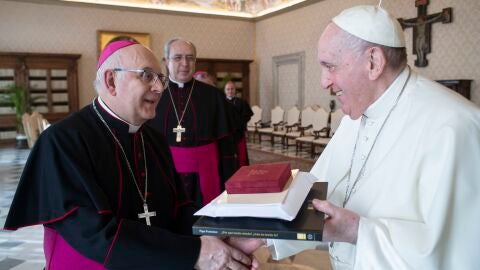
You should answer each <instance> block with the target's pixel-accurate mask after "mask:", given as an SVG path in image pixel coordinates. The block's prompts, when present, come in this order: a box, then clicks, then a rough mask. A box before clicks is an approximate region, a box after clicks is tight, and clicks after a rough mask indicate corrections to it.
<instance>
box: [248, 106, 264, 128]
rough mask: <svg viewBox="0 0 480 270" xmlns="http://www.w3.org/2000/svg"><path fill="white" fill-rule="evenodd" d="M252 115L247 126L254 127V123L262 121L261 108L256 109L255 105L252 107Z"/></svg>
mask: <svg viewBox="0 0 480 270" xmlns="http://www.w3.org/2000/svg"><path fill="white" fill-rule="evenodd" d="M252 111H253V115H252V117H251V118H250V121H248V123H247V126H250V127H254V126H255V123H257V122H258V121H260V120H262V108H260V107H258V106H257V105H253V106H252Z"/></svg>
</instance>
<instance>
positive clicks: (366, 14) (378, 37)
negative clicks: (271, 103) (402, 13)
mask: <svg viewBox="0 0 480 270" xmlns="http://www.w3.org/2000/svg"><path fill="white" fill-rule="evenodd" d="M332 21H333V22H334V23H335V24H336V25H337V26H338V27H340V28H341V29H343V30H344V31H346V32H348V33H350V34H352V35H354V36H356V37H358V38H361V39H363V40H365V41H369V42H372V43H376V44H380V45H384V46H387V47H395V48H401V47H405V37H404V33H403V29H402V26H401V25H400V23H399V22H398V20H397V19H395V18H393V17H392V16H391V15H390V14H389V13H388V12H387V11H386V10H385V9H383V8H382V7H379V6H369V5H364V6H356V7H352V8H349V9H345V10H344V11H342V12H341V13H340V14H339V15H337V16H336V17H334V18H333V19H332Z"/></svg>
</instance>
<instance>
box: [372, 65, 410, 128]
mask: <svg viewBox="0 0 480 270" xmlns="http://www.w3.org/2000/svg"><path fill="white" fill-rule="evenodd" d="M408 70H409V68H408V67H405V68H404V69H403V71H402V72H400V74H399V75H398V76H397V78H396V79H395V80H394V81H393V83H392V84H390V86H389V87H388V88H387V90H385V92H384V93H383V94H382V95H381V96H380V97H379V98H378V99H377V100H376V101H375V102H374V103H373V104H372V105H370V106H369V107H368V108H367V110H365V112H364V113H363V115H364V116H366V117H367V118H371V119H374V118H378V117H382V116H385V114H387V113H388V111H389V110H390V108H391V107H392V106H393V105H394V103H395V101H396V99H397V97H398V95H400V91H402V88H403V85H404V84H406V82H405V81H406V80H407V78H408V72H409V71H408Z"/></svg>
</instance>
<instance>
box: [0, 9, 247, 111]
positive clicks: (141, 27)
mask: <svg viewBox="0 0 480 270" xmlns="http://www.w3.org/2000/svg"><path fill="white" fill-rule="evenodd" d="M97 30H113V31H125V32H145V33H150V35H151V40H152V49H153V51H154V52H155V54H156V55H157V57H159V58H161V57H162V56H163V51H162V50H163V48H162V47H163V43H164V42H165V41H166V40H168V39H169V38H172V37H175V36H181V37H184V38H186V39H189V40H191V41H193V43H194V44H195V45H196V46H197V50H198V57H201V58H228V59H253V58H254V51H255V50H254V46H255V40H254V38H255V24H254V23H253V22H247V21H238V20H226V19H217V18H202V17H192V16H180V15H169V14H160V13H152V12H139V11H126V10H109V9H106V8H96V7H88V6H65V5H46V4H37V3H25V2H23V3H22V2H20V3H18V2H12V1H3V0H0V51H4V52H43V53H74V54H81V55H82V57H81V58H80V60H79V67H78V75H79V88H80V93H79V96H80V100H79V103H80V107H83V106H84V105H86V104H88V103H90V102H91V101H92V98H93V97H94V96H95V91H94V90H93V88H92V81H93V79H94V76H95V65H96V61H97V32H96V31H97ZM251 72H256V71H255V69H253V70H252V71H251ZM254 74H255V73H254ZM252 81H253V83H252V85H251V89H252V88H253V89H252V91H255V86H256V84H255V80H252Z"/></svg>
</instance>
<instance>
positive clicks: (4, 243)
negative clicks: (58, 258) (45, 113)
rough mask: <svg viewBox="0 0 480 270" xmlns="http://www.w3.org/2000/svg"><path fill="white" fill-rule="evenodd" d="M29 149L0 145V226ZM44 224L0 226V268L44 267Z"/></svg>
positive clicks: (29, 268)
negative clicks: (12, 226) (10, 227)
mask: <svg viewBox="0 0 480 270" xmlns="http://www.w3.org/2000/svg"><path fill="white" fill-rule="evenodd" d="M29 153H30V151H29V150H17V149H0V228H3V225H4V223H5V219H6V218H7V214H8V210H9V208H10V204H11V202H12V200H13V195H14V194H15V190H16V188H17V185H18V179H19V178H20V175H21V173H22V170H23V166H24V165H25V162H26V159H27V157H28V154H29ZM42 243H43V228H42V226H41V225H38V226H32V227H27V228H23V229H19V230H17V231H3V230H0V270H7V269H12V270H33V269H43V267H44V266H45V259H44V256H43V248H42Z"/></svg>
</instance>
